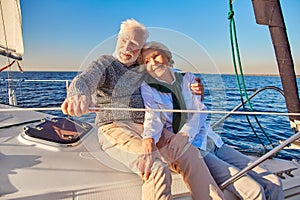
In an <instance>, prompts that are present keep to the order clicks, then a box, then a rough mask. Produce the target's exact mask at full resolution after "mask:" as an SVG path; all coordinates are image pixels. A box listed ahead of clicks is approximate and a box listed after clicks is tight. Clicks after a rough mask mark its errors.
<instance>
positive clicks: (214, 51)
mask: <svg viewBox="0 0 300 200" xmlns="http://www.w3.org/2000/svg"><path fill="white" fill-rule="evenodd" d="M281 5H282V10H283V14H284V17H285V23H286V26H287V31H288V37H289V40H290V44H291V50H292V54H293V58H294V65H295V67H296V72H297V74H300V25H299V20H300V12H299V9H300V0H281ZM21 10H22V18H23V19H22V20H23V37H24V46H25V54H24V61H22V64H23V66H24V69H25V70H27V71H31V70H35V71H37V70H40V71H78V70H79V69H80V67H81V66H83V65H86V64H88V63H89V62H90V60H92V59H94V58H96V57H97V56H98V55H99V54H102V53H112V51H113V49H114V44H115V36H116V34H117V32H118V31H119V25H120V23H121V21H123V20H125V19H128V18H134V19H136V20H138V21H140V22H141V23H143V24H144V25H145V26H147V27H150V29H149V30H150V38H149V40H157V41H161V42H163V43H165V44H166V45H167V46H169V47H170V49H171V51H172V52H173V54H174V55H175V56H174V57H175V62H177V63H179V65H180V66H179V67H180V68H182V69H186V70H192V68H185V67H186V66H185V65H186V64H185V63H189V64H191V66H197V68H198V67H199V68H201V70H202V72H204V73H234V70H233V67H232V60H231V49H230V42H229V28H228V27H229V25H228V20H227V13H228V0H209V1H208V0H186V1H184V0H182V1H179V0H173V1H171V0H151V1H142V0H136V1H134V0H131V1H130V0H126V1H125V0H108V1H101V0H21ZM234 10H235V20H236V26H237V32H238V40H239V45H240V52H241V57H242V63H243V67H244V72H245V73H251V74H253V73H254V74H258V73H264V74H265V73H268V74H270V73H272V74H277V73H278V70H277V66H276V61H275V57H274V51H273V48H272V43H271V39H270V34H269V31H268V28H267V27H266V26H261V25H257V24H256V23H255V18H254V12H253V8H252V3H251V0H236V2H235V4H234ZM204 54H206V58H204V57H205V55H204ZM187 65H188V64H187ZM212 65H214V66H212Z"/></svg>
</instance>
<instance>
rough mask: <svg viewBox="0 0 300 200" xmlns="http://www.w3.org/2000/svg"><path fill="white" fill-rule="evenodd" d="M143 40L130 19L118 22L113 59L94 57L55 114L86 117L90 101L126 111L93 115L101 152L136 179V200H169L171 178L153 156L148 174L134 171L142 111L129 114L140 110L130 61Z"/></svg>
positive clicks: (136, 71)
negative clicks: (139, 194)
mask: <svg viewBox="0 0 300 200" xmlns="http://www.w3.org/2000/svg"><path fill="white" fill-rule="evenodd" d="M147 38H148V31H147V30H146V28H145V27H144V26H143V25H142V24H140V23H139V22H137V21H136V20H133V19H129V20H126V21H124V22H122V24H121V26H120V32H119V34H118V38H117V46H116V50H115V53H114V56H111V55H103V56H100V57H99V58H98V59H97V60H96V61H94V62H93V63H91V64H90V66H89V67H88V68H87V69H86V70H85V71H84V72H82V73H81V74H79V75H78V76H76V77H75V78H74V80H73V81H72V83H71V85H70V87H69V89H68V97H67V98H66V99H65V101H64V102H63V104H62V106H61V109H62V111H63V113H64V114H69V115H72V116H74V115H75V116H80V115H82V114H86V113H88V112H89V105H90V104H91V103H92V101H93V103H95V105H96V106H99V107H112V108H128V110H126V109H123V110H122V111H120V110H100V111H99V112H97V116H96V119H95V123H96V125H97V126H98V127H99V134H98V135H99V140H100V142H101V144H102V149H103V150H104V151H105V152H106V153H108V154H109V155H110V156H111V157H113V158H114V159H117V160H118V161H120V162H122V163H123V164H124V165H126V166H127V167H128V168H129V169H131V170H132V171H133V172H135V173H137V174H140V175H141V176H142V178H143V186H142V199H151V200H153V199H172V194H171V173H170V170H169V168H168V166H167V164H166V163H165V162H163V161H162V160H161V159H160V155H159V153H158V152H150V153H149V154H151V157H152V158H154V159H153V160H154V161H153V162H152V163H151V166H150V169H149V170H148V171H145V169H141V168H140V167H139V166H140V165H141V162H143V160H142V159H141V153H142V152H143V151H142V144H143V139H142V137H141V134H142V132H143V122H144V112H134V111H130V109H131V108H144V105H143V99H142V96H141V92H140V86H141V83H142V76H143V75H144V74H143V68H141V67H139V66H138V65H137V64H136V60H137V58H138V56H139V53H140V50H141V48H142V47H143V45H144V44H145V42H146V40H147ZM196 88H197V87H196ZM198 89H199V87H198ZM142 157H143V156H142ZM145 161H146V160H145Z"/></svg>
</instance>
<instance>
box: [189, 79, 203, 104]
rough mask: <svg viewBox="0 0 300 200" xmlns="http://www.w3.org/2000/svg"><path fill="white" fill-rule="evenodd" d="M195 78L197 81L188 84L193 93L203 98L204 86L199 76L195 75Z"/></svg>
mask: <svg viewBox="0 0 300 200" xmlns="http://www.w3.org/2000/svg"><path fill="white" fill-rule="evenodd" d="M195 80H196V81H197V83H192V84H191V86H190V87H191V90H192V92H193V94H196V95H201V100H203V99H204V86H203V84H202V82H201V79H200V78H199V77H196V78H195Z"/></svg>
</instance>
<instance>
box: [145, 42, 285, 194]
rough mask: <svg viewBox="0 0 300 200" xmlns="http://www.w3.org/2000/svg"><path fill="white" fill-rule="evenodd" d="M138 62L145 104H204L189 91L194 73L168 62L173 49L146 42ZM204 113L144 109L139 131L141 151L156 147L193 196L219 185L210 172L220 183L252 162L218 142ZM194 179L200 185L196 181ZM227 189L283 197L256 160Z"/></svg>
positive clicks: (193, 107) (174, 106)
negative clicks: (178, 69)
mask: <svg viewBox="0 0 300 200" xmlns="http://www.w3.org/2000/svg"><path fill="white" fill-rule="evenodd" d="M140 62H142V63H143V64H144V65H145V67H146V70H147V72H148V73H147V74H146V75H145V78H144V84H143V85H142V88H141V92H142V96H143V100H144V104H145V107H146V108H147V109H168V110H169V109H180V110H186V109H187V110H205V109H206V107H205V105H204V104H203V103H202V102H201V99H200V96H199V95H193V94H192V92H191V90H190V89H189V85H190V84H191V83H193V82H194V81H195V76H194V75H193V74H191V73H185V74H181V73H178V72H176V71H175V70H174V69H173V68H172V64H173V61H172V54H171V52H170V51H169V49H168V48H167V47H166V46H165V45H163V44H161V43H158V42H149V43H146V44H145V45H144V47H143V49H142V51H141V59H140ZM206 117H207V114H204V113H201V114H200V113H188V114H186V113H180V112H173V113H170V112H153V111H148V112H146V114H145V121H144V132H143V134H142V137H143V140H144V141H143V149H144V152H145V153H147V152H148V153H149V152H153V151H154V149H155V148H156V147H157V148H158V149H159V151H160V152H161V154H162V156H163V157H164V158H165V159H166V160H167V161H168V164H169V165H170V166H171V169H173V170H174V171H177V172H179V173H181V174H182V175H183V177H184V180H185V181H186V184H187V185H188V186H189V188H190V191H191V194H192V197H193V198H194V199H201V198H203V199H207V198H205V196H208V195H209V190H208V186H209V185H210V186H213V187H214V188H215V189H216V190H219V189H218V188H217V187H216V185H215V184H214V182H213V180H212V179H211V178H210V172H211V174H212V176H213V177H214V179H215V180H216V182H217V183H218V184H221V183H222V182H224V181H225V180H226V179H228V178H229V177H230V176H232V175H234V174H235V173H237V172H238V170H240V169H242V168H244V167H246V166H247V165H249V163H251V160H250V159H249V158H248V157H247V156H245V155H243V154H241V153H240V152H238V151H236V150H234V149H232V148H230V147H228V146H227V145H225V144H224V143H223V141H222V139H221V138H220V136H219V135H218V134H216V133H214V132H213V131H212V130H211V128H210V126H209V125H208V124H206V122H205V121H206ZM162 130H165V131H163V132H162ZM167 130H169V131H167ZM174 133H177V134H174ZM154 144H156V147H155V145H154ZM188 144H192V145H188ZM209 144H211V145H209ZM194 147H196V148H198V149H199V150H200V152H201V153H202V155H203V156H204V160H205V162H206V164H207V166H208V168H209V171H208V170H206V167H205V166H204V165H205V164H204V163H203V161H202V159H201V158H200V157H197V156H194V155H195V154H190V153H188V151H189V150H191V151H192V150H193V149H194ZM153 148H154V149H153ZM187 163H189V165H191V166H194V167H196V166H197V169H196V171H193V170H194V168H192V169H191V170H192V171H189V170H190V169H188V168H186V166H187V165H188V164H187ZM188 171H189V172H188ZM187 172H188V173H187ZM203 178H205V180H204V179H203ZM206 181H209V182H206ZM198 184H201V186H200V187H197V186H198ZM198 188H199V190H200V188H202V190H201V191H199V193H197V192H196V191H197V189H198ZM204 188H205V189H204ZM227 189H228V190H230V191H231V192H233V193H234V194H235V195H236V196H238V197H239V198H241V199H283V192H282V185H281V182H280V180H279V179H278V178H277V177H276V176H275V175H273V174H272V173H271V172H269V171H267V170H266V169H264V168H262V167H260V166H258V167H255V168H254V169H253V170H251V171H250V172H249V173H248V175H245V176H243V177H242V178H240V179H239V180H237V181H236V182H235V183H233V184H231V185H229V186H228V187H227ZM200 193H202V194H200ZM197 195H199V196H197Z"/></svg>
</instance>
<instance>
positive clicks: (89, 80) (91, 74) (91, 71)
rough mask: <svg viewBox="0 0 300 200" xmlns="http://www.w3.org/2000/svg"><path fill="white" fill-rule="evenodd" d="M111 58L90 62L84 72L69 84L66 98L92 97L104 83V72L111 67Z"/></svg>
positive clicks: (101, 58) (106, 57)
mask: <svg viewBox="0 0 300 200" xmlns="http://www.w3.org/2000/svg"><path fill="white" fill-rule="evenodd" d="M112 61H113V57H111V56H101V57H100V58H98V59H97V60H96V61H94V62H92V63H91V64H90V65H89V66H88V68H87V69H86V70H84V71H83V72H81V73H80V74H78V75H77V76H76V77H75V78H74V79H73V80H72V82H71V84H70V86H69V88H68V94H67V95H68V97H70V96H74V95H76V94H80V95H87V96H90V95H92V94H93V93H94V92H95V91H96V89H97V87H98V86H101V85H103V83H104V81H105V70H106V68H107V67H108V66H109V65H111V62H112Z"/></svg>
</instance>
